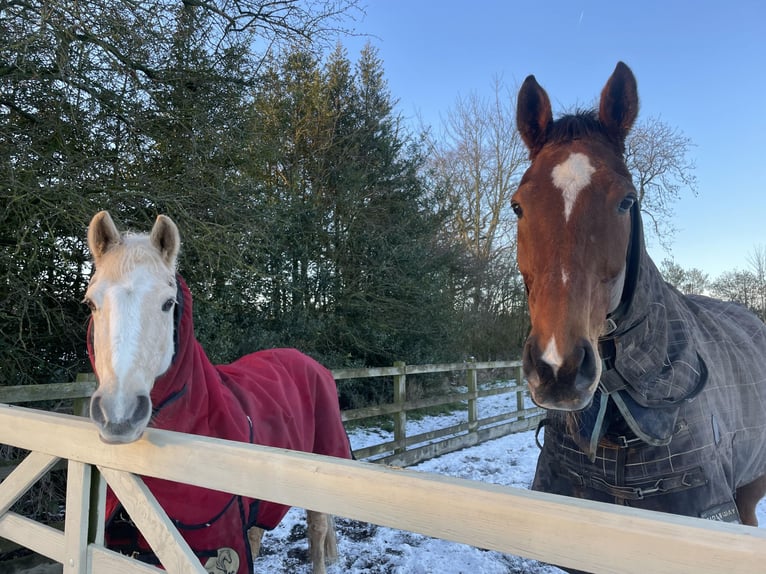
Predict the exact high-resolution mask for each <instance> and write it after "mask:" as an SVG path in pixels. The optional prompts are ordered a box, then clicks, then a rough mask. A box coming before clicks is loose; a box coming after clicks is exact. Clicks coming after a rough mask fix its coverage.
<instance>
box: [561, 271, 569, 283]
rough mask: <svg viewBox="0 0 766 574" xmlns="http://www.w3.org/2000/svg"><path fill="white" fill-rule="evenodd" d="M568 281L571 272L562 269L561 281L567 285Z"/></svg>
mask: <svg viewBox="0 0 766 574" xmlns="http://www.w3.org/2000/svg"><path fill="white" fill-rule="evenodd" d="M567 281H569V273H567V272H566V271H564V270H562V271H561V282H562V283H563V284H564V285H566V284H567Z"/></svg>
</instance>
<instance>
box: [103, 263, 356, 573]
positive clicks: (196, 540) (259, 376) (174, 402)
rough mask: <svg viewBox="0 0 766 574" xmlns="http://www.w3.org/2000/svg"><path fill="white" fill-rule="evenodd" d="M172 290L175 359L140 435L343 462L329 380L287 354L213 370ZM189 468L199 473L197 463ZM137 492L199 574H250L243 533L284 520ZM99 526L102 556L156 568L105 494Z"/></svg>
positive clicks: (207, 495)
mask: <svg viewBox="0 0 766 574" xmlns="http://www.w3.org/2000/svg"><path fill="white" fill-rule="evenodd" d="M177 283H178V300H177V305H176V309H175V313H176V329H175V356H174V358H173V363H172V364H171V366H170V368H169V369H168V371H167V372H166V373H165V374H163V375H162V376H160V377H159V378H158V379H157V380H156V381H155V383H154V387H153V389H152V392H151V399H152V405H153V408H154V412H153V415H152V420H151V422H150V426H151V427H153V428H159V429H167V430H174V431H179V432H186V433H191V434H199V435H205V436H212V437H217V438H224V439H228V440H234V441H239V442H246V443H253V444H259V445H265V446H273V447H279V448H287V449H291V450H298V451H303V452H313V453H317V454H324V455H329V456H336V457H340V458H351V451H350V445H349V442H348V437H347V436H346V431H345V429H344V427H343V423H342V422H341V417H340V409H339V406H338V395H337V389H336V385H335V380H334V379H333V376H332V373H330V371H328V370H327V369H325V368H324V367H323V366H321V365H320V364H319V363H317V362H316V361H314V360H313V359H311V358H309V357H307V356H306V355H304V354H302V353H300V352H298V351H296V350H294V349H273V350H266V351H259V352H257V353H252V354H250V355H246V356H244V357H242V358H241V359H238V360H237V361H234V362H233V363H231V364H228V365H213V364H212V363H211V362H210V360H209V359H208V358H207V355H206V354H205V351H204V349H203V348H202V346H201V345H200V344H199V342H197V339H196V338H195V335H194V325H193V322H192V297H191V293H190V292H189V289H188V287H187V286H186V283H185V282H184V281H183V279H182V278H181V277H180V276H177ZM88 339H89V345H90V339H91V337H88ZM90 351H91V352H90V355H91V358H92V357H93V352H92V349H90ZM94 369H95V365H94ZM199 464H200V465H205V464H207V463H206V461H205V460H202V459H200V460H199ZM233 471H234V470H233V469H228V468H221V469H220V472H221V473H222V474H226V473H228V472H233ZM252 479H253V481H257V480H260V479H259V477H258V476H253V477H252ZM144 482H145V483H146V485H147V486H148V487H149V490H150V491H151V492H152V494H154V496H155V497H156V498H157V500H158V502H159V503H160V505H161V506H162V507H163V509H164V510H165V512H167V514H168V516H169V517H170V518H171V520H172V521H173V522H174V523H175V525H176V526H177V528H178V529H179V531H180V532H181V534H182V536H183V537H184V539H185V540H186V541H187V542H188V543H189V546H190V547H191V548H192V550H193V551H194V552H195V553H196V554H197V556H198V557H199V558H200V561H201V562H202V563H203V564H204V565H205V566H206V568H207V570H208V571H209V572H215V573H225V574H231V573H236V574H252V572H253V557H252V556H251V555H250V546H249V543H248V540H247V530H248V529H249V528H250V527H252V526H258V527H261V528H264V529H272V528H274V527H275V526H277V524H279V522H280V521H281V520H282V518H283V517H284V515H285V513H286V512H287V511H288V510H289V507H287V506H284V505H282V504H276V503H273V502H269V501H265V500H263V501H259V500H252V499H249V498H245V497H241V496H234V495H231V494H228V493H225V492H219V491H213V490H207V489H203V488H198V487H195V486H190V485H186V484H179V483H175V482H170V481H167V480H160V479H156V478H151V477H144ZM106 517H107V525H106V543H107V546H108V547H109V548H112V549H115V550H119V551H121V552H123V553H126V554H130V555H132V556H134V557H136V558H139V559H142V560H144V561H147V562H153V563H157V560H156V558H155V557H154V555H153V553H152V552H151V548H150V547H149V545H148V543H147V542H146V540H145V539H144V538H143V536H141V533H140V532H139V531H138V530H137V529H136V528H135V526H134V525H133V523H132V521H131V520H130V517H129V516H127V514H126V513H125V511H124V510H123V509H122V506H121V504H120V502H119V500H117V498H116V497H115V496H114V494H113V493H112V492H111V490H109V491H108V492H107V501H106Z"/></svg>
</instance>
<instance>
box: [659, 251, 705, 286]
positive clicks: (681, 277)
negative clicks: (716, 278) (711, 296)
mask: <svg viewBox="0 0 766 574" xmlns="http://www.w3.org/2000/svg"><path fill="white" fill-rule="evenodd" d="M660 273H662V278H663V279H664V280H665V281H667V282H668V283H670V284H671V285H672V286H673V287H675V288H676V289H678V290H679V291H681V293H684V294H685V295H704V294H705V293H706V292H707V290H708V287H709V286H710V280H709V278H708V274H707V273H704V272H703V271H702V270H701V269H697V268H696V267H692V268H691V269H684V268H683V267H681V266H680V265H679V264H678V263H676V262H675V261H673V260H672V259H663V260H662V263H660Z"/></svg>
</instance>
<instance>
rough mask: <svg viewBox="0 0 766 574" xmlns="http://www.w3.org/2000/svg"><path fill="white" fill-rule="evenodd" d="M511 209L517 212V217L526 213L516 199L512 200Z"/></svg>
mask: <svg viewBox="0 0 766 574" xmlns="http://www.w3.org/2000/svg"><path fill="white" fill-rule="evenodd" d="M511 209H512V210H513V212H514V213H515V214H516V217H521V215H522V214H523V213H524V211H523V210H522V209H521V206H520V205H519V204H518V202H516V201H512V202H511Z"/></svg>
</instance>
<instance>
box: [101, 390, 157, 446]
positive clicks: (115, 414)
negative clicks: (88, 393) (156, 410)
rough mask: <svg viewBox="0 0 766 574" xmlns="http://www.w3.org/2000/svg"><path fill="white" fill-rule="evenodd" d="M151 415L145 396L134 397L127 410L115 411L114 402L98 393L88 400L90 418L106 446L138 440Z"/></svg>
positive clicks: (150, 405)
mask: <svg viewBox="0 0 766 574" xmlns="http://www.w3.org/2000/svg"><path fill="white" fill-rule="evenodd" d="M120 411H122V412H120ZM124 413H127V415H126V414H124ZM151 414H152V403H151V400H150V399H149V397H148V396H147V395H138V396H136V397H134V398H133V400H132V401H131V405H130V408H128V409H117V408H116V406H115V401H112V400H109V397H105V396H103V395H101V394H99V393H98V391H97V392H96V394H94V395H93V397H92V398H91V400H90V418H91V420H92V421H93V422H94V423H96V426H97V427H98V432H99V435H100V437H101V440H102V441H104V442H105V443H108V444H124V443H129V442H133V441H135V440H138V439H139V438H140V437H141V435H142V434H143V432H144V429H145V428H146V425H147V424H148V423H149V419H150V418H151Z"/></svg>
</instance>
